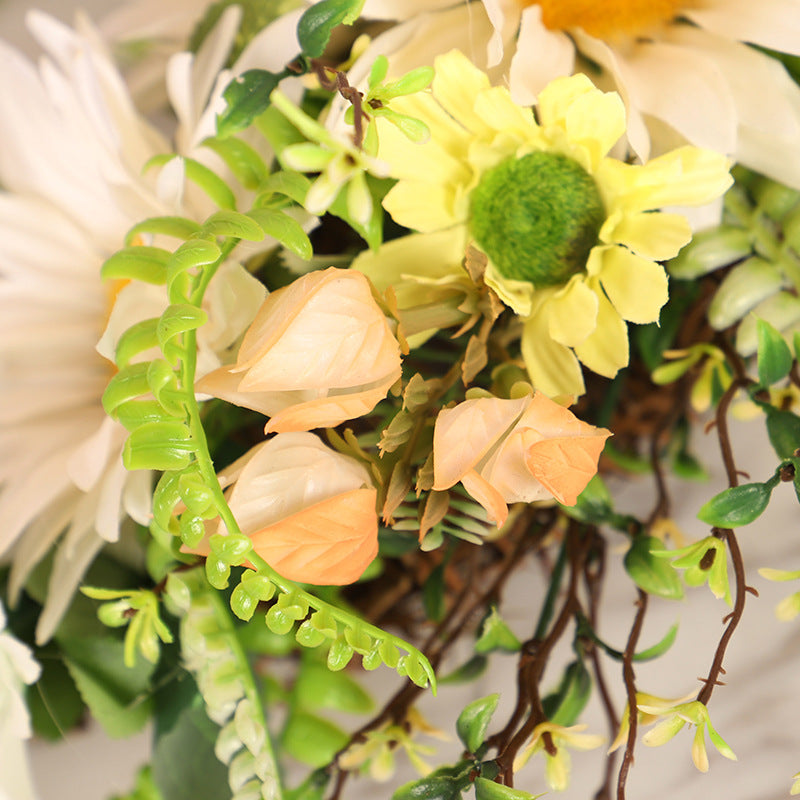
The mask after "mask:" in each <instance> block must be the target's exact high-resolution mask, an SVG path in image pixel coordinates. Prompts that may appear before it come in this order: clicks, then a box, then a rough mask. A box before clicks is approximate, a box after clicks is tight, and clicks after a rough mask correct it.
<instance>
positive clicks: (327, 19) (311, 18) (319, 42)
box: [297, 0, 364, 58]
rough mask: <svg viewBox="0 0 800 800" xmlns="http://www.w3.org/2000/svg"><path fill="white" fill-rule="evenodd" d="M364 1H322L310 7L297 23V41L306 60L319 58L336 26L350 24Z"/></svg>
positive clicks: (359, 11)
mask: <svg viewBox="0 0 800 800" xmlns="http://www.w3.org/2000/svg"><path fill="white" fill-rule="evenodd" d="M363 5H364V0H322V2H320V3H317V4H316V5H313V6H311V7H310V8H309V9H308V10H307V11H306V12H305V13H304V14H303V16H302V17H300V21H299V22H298V23H297V40H298V41H299V42H300V47H301V48H302V49H303V55H304V56H307V57H308V58H319V57H320V56H321V55H322V54H323V52H324V51H325V48H326V47H327V46H328V40H329V39H330V38H331V33H332V32H333V29H334V28H335V27H336V26H337V25H341V24H342V23H346V24H348V25H349V24H351V23H352V22H354V21H355V20H356V18H357V17H358V15H359V14H360V13H361V8H362V6H363Z"/></svg>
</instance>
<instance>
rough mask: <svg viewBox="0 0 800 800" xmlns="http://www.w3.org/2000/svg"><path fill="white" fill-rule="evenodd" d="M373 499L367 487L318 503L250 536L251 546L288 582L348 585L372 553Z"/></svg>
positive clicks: (375, 527) (375, 546)
mask: <svg viewBox="0 0 800 800" xmlns="http://www.w3.org/2000/svg"><path fill="white" fill-rule="evenodd" d="M376 497H377V491H376V490H375V489H374V488H369V489H354V490H353V491H350V492H344V493H343V494H340V495H337V496H336V497H332V498H331V499H329V500H323V501H322V502H321V503H316V504H315V505H313V506H309V507H308V508H305V509H303V510H302V511H299V512H298V513H296V514H292V515H291V516H289V517H286V518H285V519H282V520H281V521H280V522H277V523H275V524H274V525H269V526H267V527H266V528H262V529H261V530H259V531H256V532H255V533H253V534H252V535H251V536H250V539H251V540H252V542H253V548H254V549H255V551H256V553H258V555H260V556H261V557H262V558H263V559H264V560H265V561H266V562H267V563H268V564H269V565H270V566H271V567H272V568H273V569H275V570H277V571H278V572H279V573H280V574H281V575H283V576H284V577H285V578H289V580H293V581H300V582H302V583H313V584H317V585H341V584H346V583H352V582H353V581H355V580H357V579H358V578H359V577H360V576H361V574H362V573H363V572H364V570H365V569H366V568H367V567H368V566H369V564H370V563H371V562H372V560H373V559H374V558H375V556H376V555H377V554H378V515H377V513H376V511H375V502H376Z"/></svg>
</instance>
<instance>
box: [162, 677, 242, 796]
mask: <svg viewBox="0 0 800 800" xmlns="http://www.w3.org/2000/svg"><path fill="white" fill-rule="evenodd" d="M184 686H185V687H186V688H185V689H183V688H182V687H184ZM193 686H194V682H193V681H191V680H189V679H188V678H184V680H183V681H182V682H181V683H180V684H178V691H177V692H176V690H175V687H174V685H173V686H172V687H171V689H172V692H171V694H177V695H178V696H179V698H180V699H181V700H182V701H183V702H185V700H184V698H183V697H181V695H186V694H188V693H189V692H190V690H191V689H192V687H193ZM162 694H166V693H162ZM189 697H190V698H191V702H190V704H189V705H184V706H183V707H182V708H180V709H178V710H177V716H176V718H175V720H174V721H173V722H172V723H171V724H170V725H169V727H167V726H165V725H161V724H158V725H157V731H156V740H155V745H154V749H153V762H152V768H153V780H154V782H155V784H156V786H157V787H158V790H159V791H160V792H161V794H162V795H163V797H164V800H220V798H228V797H230V796H231V791H230V788H229V786H228V770H227V768H226V767H225V765H224V764H223V763H222V762H221V761H220V760H219V759H218V758H217V757H216V755H215V753H214V744H215V742H216V740H217V736H218V735H219V728H218V727H217V726H216V725H215V724H214V723H213V722H211V720H210V719H209V718H208V716H207V714H206V712H205V708H204V707H203V705H202V700H201V698H200V697H199V695H194V696H192V695H189ZM160 699H161V698H159V700H160ZM167 702H171V700H168V701H167ZM159 705H160V704H159ZM169 711H170V714H174V713H175V710H173V709H172V708H170V709H169ZM157 722H159V723H160V722H161V719H160V718H159V720H157ZM164 728H166V730H165V729H164Z"/></svg>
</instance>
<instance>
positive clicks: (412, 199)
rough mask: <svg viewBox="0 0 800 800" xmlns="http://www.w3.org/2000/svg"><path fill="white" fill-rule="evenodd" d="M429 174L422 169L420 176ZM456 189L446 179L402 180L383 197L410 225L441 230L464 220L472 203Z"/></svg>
mask: <svg viewBox="0 0 800 800" xmlns="http://www.w3.org/2000/svg"><path fill="white" fill-rule="evenodd" d="M425 174H426V173H425V171H424V170H422V169H420V172H419V173H418V175H425ZM456 188H457V187H456V186H455V185H454V184H451V183H449V182H446V181H442V182H428V181H412V180H405V181H400V182H399V183H397V184H395V185H394V186H393V187H392V188H391V189H390V190H389V192H388V194H387V195H386V197H384V198H383V207H384V208H385V209H386V210H387V211H388V212H389V214H390V215H391V217H392V219H393V220H394V221H395V222H397V223H399V224H400V225H403V226H405V227H406V228H411V229H412V230H415V231H419V232H420V233H431V232H433V231H439V230H442V229H443V228H450V227H452V226H453V225H457V224H459V223H461V222H464V220H465V219H466V217H467V211H468V204H467V203H466V202H465V201H464V200H463V199H462V193H460V192H457V191H456Z"/></svg>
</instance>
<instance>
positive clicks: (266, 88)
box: [217, 69, 288, 139]
mask: <svg viewBox="0 0 800 800" xmlns="http://www.w3.org/2000/svg"><path fill="white" fill-rule="evenodd" d="M287 75H288V73H287V72H286V70H284V71H283V72H280V73H276V72H269V71H268V70H265V69H249V70H247V71H246V72H243V73H242V74H241V75H239V76H238V77H237V78H234V80H232V81H231V82H230V83H229V84H228V85H227V86H226V87H225V91H224V92H223V93H222V96H223V97H224V98H225V102H226V103H227V107H226V109H225V110H224V111H223V112H222V113H221V114H217V136H218V137H219V138H220V139H225V138H226V137H228V136H231V135H232V134H234V133H237V132H238V131H241V130H244V129H245V128H246V127H247V126H248V125H250V123H251V122H252V121H253V120H254V119H255V118H256V117H257V116H259V115H260V114H262V113H263V112H264V111H266V110H267V108H269V105H270V102H271V101H270V95H271V94H272V90H273V89H275V88H276V87H277V85H278V84H279V83H280V82H281V80H283V78H285V77H286V76H287Z"/></svg>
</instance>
